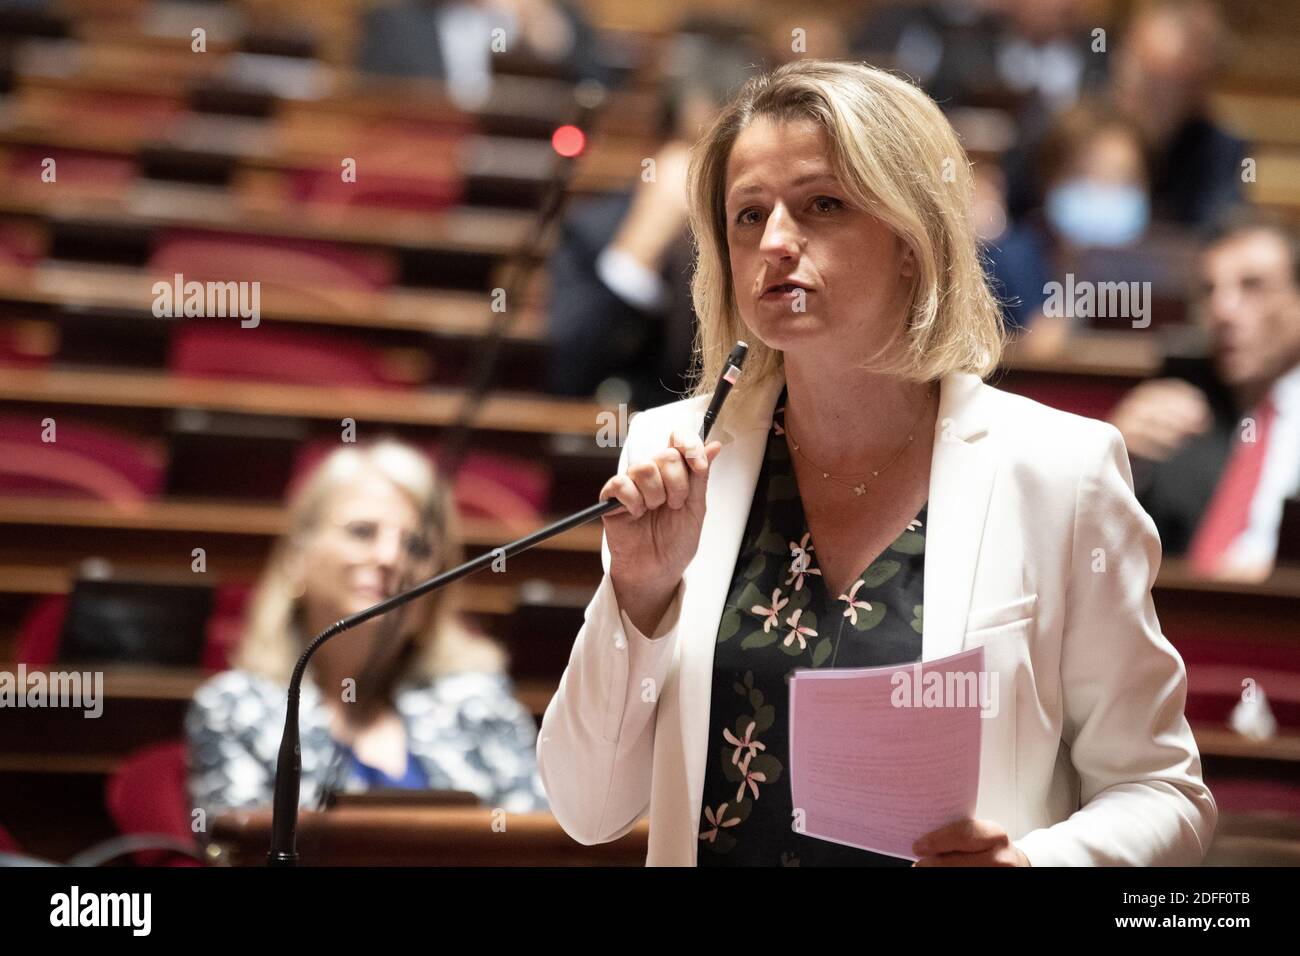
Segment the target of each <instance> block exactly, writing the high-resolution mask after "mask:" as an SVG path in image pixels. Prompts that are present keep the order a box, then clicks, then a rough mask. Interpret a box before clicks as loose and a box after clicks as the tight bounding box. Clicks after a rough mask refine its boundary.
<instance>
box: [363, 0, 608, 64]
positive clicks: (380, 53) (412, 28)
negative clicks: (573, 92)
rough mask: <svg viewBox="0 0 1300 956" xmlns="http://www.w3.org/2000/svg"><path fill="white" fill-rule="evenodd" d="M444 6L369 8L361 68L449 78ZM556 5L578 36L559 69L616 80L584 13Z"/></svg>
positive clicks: (431, 1)
mask: <svg viewBox="0 0 1300 956" xmlns="http://www.w3.org/2000/svg"><path fill="white" fill-rule="evenodd" d="M442 7H443V4H442V3H439V2H437V0H406V2H404V3H400V4H397V5H394V6H378V7H375V8H373V9H371V10H369V11H368V12H367V13H366V15H365V17H364V19H363V22H362V37H361V43H360V46H359V49H358V51H357V57H356V59H357V67H358V68H359V69H361V70H362V71H364V72H366V73H380V74H385V75H388V76H405V77H419V76H423V77H429V78H431V79H435V80H442V79H445V78H446V74H445V71H446V65H445V64H444V63H443V61H442V47H441V46H440V45H439V43H438V24H439V23H440V21H441V19H442ZM557 9H558V10H559V12H560V14H561V15H562V16H563V17H564V18H565V19H566V20H568V21H569V26H570V27H571V28H572V29H573V34H574V40H573V49H572V50H570V51H569V54H568V56H566V57H565V59H564V62H563V63H561V64H560V65H559V66H560V71H561V72H562V73H563V74H564V75H565V76H566V77H568V78H569V79H572V80H583V79H593V80H599V81H601V82H602V83H610V82H612V80H613V74H612V72H611V71H610V70H609V68H608V67H607V66H606V65H605V64H604V61H603V58H602V56H601V53H600V44H599V39H598V37H597V36H596V32H595V31H594V30H593V29H592V27H591V24H589V23H588V22H587V20H586V18H585V17H584V16H583V15H582V12H581V11H580V10H579V9H578V8H576V7H574V6H571V5H569V4H567V3H559V4H557Z"/></svg>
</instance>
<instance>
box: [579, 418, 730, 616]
mask: <svg viewBox="0 0 1300 956" xmlns="http://www.w3.org/2000/svg"><path fill="white" fill-rule="evenodd" d="M721 450H722V443H721V442H717V441H713V442H709V443H708V444H707V445H705V444H703V443H702V442H701V441H700V439H699V436H697V435H692V434H689V433H683V432H680V431H674V432H673V433H672V435H671V436H670V438H669V444H668V447H667V448H665V449H664V450H663V451H661V452H659V453H658V454H656V455H654V456H653V457H651V458H649V459H646V460H644V461H640V462H637V463H635V464H632V465H629V466H628V469H627V472H626V473H625V474H622V475H615V476H614V477H613V478H611V479H609V481H607V482H605V486H604V487H603V488H601V490H600V499H599V500H601V501H604V500H606V499H608V498H617V499H618V500H619V502H620V503H621V505H622V507H620V508H616V509H615V510H613V511H611V512H609V514H606V515H603V516H602V518H601V520H602V521H603V522H604V525H605V542H606V544H607V545H608V546H609V554H610V568H609V572H610V578H611V580H612V581H613V584H614V592H615V595H616V596H617V598H618V603H619V606H620V607H621V608H622V609H623V610H624V611H626V612H627V615H628V617H629V618H630V619H631V621H632V623H633V624H635V625H636V626H637V627H638V628H639V629H640V630H641V631H642V633H644V634H647V635H649V634H651V633H652V631H653V629H654V626H655V625H656V624H657V623H658V621H659V619H660V618H661V617H663V613H664V612H665V611H666V610H667V608H668V605H669V604H670V603H671V600H672V595H673V592H674V591H676V590H677V584H678V582H679V581H680V580H681V577H682V573H683V572H684V571H685V570H686V566H687V565H688V564H690V563H691V559H692V558H694V557H695V551H696V549H697V548H698V547H699V543H700V529H701V528H702V527H703V525H704V508H705V506H704V498H705V490H706V488H707V487H708V477H709V465H710V463H711V462H712V461H713V459H714V458H716V457H717V455H718V452H719V451H721Z"/></svg>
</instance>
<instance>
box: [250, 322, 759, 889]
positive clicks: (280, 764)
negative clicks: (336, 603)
mask: <svg viewBox="0 0 1300 956" xmlns="http://www.w3.org/2000/svg"><path fill="white" fill-rule="evenodd" d="M748 349H749V347H748V346H747V345H746V344H745V343H744V342H737V343H736V345H735V347H734V348H733V349H732V350H731V354H730V355H729V356H728V358H727V363H726V365H725V366H724V367H723V370H722V375H721V377H720V378H719V379H718V385H717V388H715V389H714V392H713V398H712V400H711V401H710V402H709V407H708V410H707V411H706V412H705V413H704V422H703V424H702V425H701V427H700V440H701V441H707V440H708V437H709V432H710V431H711V430H712V429H713V423H714V422H715V421H716V420H717V417H718V413H719V412H720V411H721V410H722V404H723V402H724V401H726V398H727V396H728V395H730V394H731V389H732V386H734V385H735V384H736V381H737V380H738V379H739V377H740V371H741V368H742V367H743V366H744V362H745V354H746V353H747V351H748ZM620 507H622V504H621V503H620V502H619V500H618V499H617V498H608V499H606V500H605V501H602V502H599V503H598V504H594V505H592V506H591V507H589V508H584V509H583V510H582V511H579V512H577V513H576V514H572V515H570V516H569V517H567V518H562V519H560V520H559V521H557V522H555V523H554V524H552V525H548V526H547V527H545V528H542V529H541V530H540V531H534V532H533V533H532V534H530V535H527V536H526V537H523V538H520V539H518V540H517V541H512V542H510V543H509V544H507V545H505V546H503V547H500V548H494V549H493V550H491V551H488V552H486V553H484V554H480V555H479V556H478V557H477V558H474V559H472V560H470V561H466V562H465V563H464V564H462V565H460V566H459V567H456V568H452V569H451V570H450V571H444V572H443V573H441V574H439V575H437V576H435V577H432V578H430V579H429V580H427V581H424V582H423V583H421V584H417V585H415V586H414V587H412V588H410V589H409V590H406V591H403V592H402V593H401V594H395V595H393V596H392V597H391V598H388V599H387V600H385V601H380V602H379V603H378V604H376V605H374V606H372V607H368V608H366V609H365V610H364V611H358V612H357V613H356V614H353V615H350V616H349V617H345V618H343V619H341V620H339V621H335V622H334V623H333V624H331V625H330V626H329V627H327V628H326V629H325V630H323V631H321V632H320V633H319V634H317V635H316V637H315V638H313V639H312V641H311V643H309V644H308V645H307V648H306V649H305V650H304V651H303V652H302V656H301V657H299V658H298V663H297V664H296V665H295V666H294V669H293V676H292V678H291V679H290V681H289V696H288V701H287V707H286V710H285V717H284V736H283V737H281V738H280V754H279V758H278V761H277V764H276V771H275V797H274V801H273V803H272V812H271V849H270V852H269V853H268V854H267V860H266V861H267V865H269V866H296V865H297V864H298V850H297V834H298V795H299V788H300V786H301V782H302V749H301V746H300V741H299V739H298V703H299V696H300V692H301V689H302V678H303V675H304V674H305V673H306V670H307V664H308V662H309V661H310V660H311V658H312V655H313V654H315V653H316V651H317V649H318V648H319V647H320V646H321V645H322V644H324V643H325V642H326V641H328V640H329V639H330V638H332V637H337V636H338V635H339V634H342V633H343V632H344V631H346V630H349V629H350V628H353V627H356V626H357V625H358V624H364V623H365V622H366V621H369V620H370V619H371V618H374V617H378V616H379V615H381V614H387V613H388V612H389V611H391V610H393V609H394V608H398V607H401V606H402V605H403V604H406V603H407V602H408V601H413V600H415V599H416V598H418V597H421V596H423V595H425V594H428V593H429V592H431V591H436V590H438V589H439V588H442V587H446V586H447V585H448V584H451V583H452V582H453V581H459V580H460V579H461V578H463V577H467V576H468V575H471V574H473V573H474V572H475V571H481V570H482V569H483V568H486V567H488V566H489V565H491V564H492V563H493V562H495V561H496V560H497V559H498V558H510V557H512V556H514V555H516V554H519V553H520V552H522V551H527V550H528V549H529V548H531V547H533V546H534V545H538V544H541V543H542V542H543V541H545V540H547V539H548V538H553V537H555V536H556V535H557V534H562V533H563V532H565V531H568V530H570V529H571V528H576V527H578V526H579V525H583V524H586V523H587V522H588V521H592V520H594V519H596V518H599V517H601V516H602V515H606V514H609V513H610V512H611V511H614V510H616V509H617V508H620Z"/></svg>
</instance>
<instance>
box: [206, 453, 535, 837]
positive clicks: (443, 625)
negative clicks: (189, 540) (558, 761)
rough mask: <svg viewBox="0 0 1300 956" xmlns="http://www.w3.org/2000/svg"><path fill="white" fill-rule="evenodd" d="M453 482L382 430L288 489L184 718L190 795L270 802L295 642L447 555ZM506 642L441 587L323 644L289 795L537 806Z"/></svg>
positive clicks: (215, 803)
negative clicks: (239, 627)
mask: <svg viewBox="0 0 1300 956" xmlns="http://www.w3.org/2000/svg"><path fill="white" fill-rule="evenodd" d="M461 552H462V547H461V538H460V533H459V529H458V527H457V523H456V515H455V510H454V507H453V504H452V501H451V496H450V491H449V489H448V488H447V487H445V485H444V483H443V482H442V481H441V480H440V479H439V477H438V475H437V474H436V472H435V470H434V468H433V466H432V465H431V463H430V462H429V461H428V460H427V459H426V458H425V457H424V456H423V455H422V454H420V453H419V452H417V451H415V450H414V449H412V448H410V447H408V446H406V445H402V444H399V443H397V442H395V441H391V440H385V441H381V442H378V443H376V444H374V445H371V446H368V447H350V448H342V449H339V450H337V451H335V452H333V453H332V454H330V455H329V456H328V457H327V458H326V459H325V461H324V462H323V463H322V464H321V465H320V466H319V467H318V468H316V469H315V470H314V471H313V472H312V473H311V474H310V475H309V476H308V477H307V478H306V479H305V481H304V482H303V484H302V485H301V487H300V488H299V490H298V491H297V492H296V493H295V494H293V496H292V498H291V501H290V504H289V531H288V533H287V534H286V535H285V536H283V537H282V538H281V539H280V540H279V541H278V542H277V543H276V545H275V547H274V549H273V551H272V554H271V557H270V561H269V563H268V565H267V567H266V569H265V571H264V572H263V574H262V577H261V580H260V581H259V582H258V585H257V589H256V592H255V594H254V595H253V598H252V601H251V603H250V610H249V615H248V624H247V631H246V633H245V635H244V638H243V641H242V643H241V644H240V646H239V648H238V651H237V655H236V659H235V660H236V669H234V670H230V671H227V672H225V673H222V674H219V675H217V676H215V677H213V678H212V679H210V680H209V681H207V683H205V684H204V685H203V686H202V687H200V688H199V689H198V691H197V692H196V693H195V696H194V701H193V703H192V704H191V706H190V709H189V712H188V714H187V716H186V724H185V726H186V734H187V736H188V739H189V746H190V753H189V757H190V767H189V790H190V797H191V799H192V801H193V806H195V807H201V808H203V809H204V810H206V811H207V812H208V813H209V814H212V813H216V812H220V811H221V810H223V809H226V808H232V807H256V806H264V805H269V804H270V802H271V796H272V792H273V788H274V783H275V768H276V758H277V755H278V752H279V746H280V737H281V733H282V730H283V727H284V714H285V696H286V692H287V688H288V682H289V678H290V675H291V673H292V670H293V667H294V664H295V662H296V661H297V659H298V657H299V656H300V655H301V653H302V651H303V648H304V647H305V645H306V642H307V641H309V640H310V639H311V638H312V637H313V636H315V635H316V634H318V633H319V632H320V631H322V630H324V629H325V628H326V627H328V626H329V625H330V624H332V623H333V622H335V621H337V620H339V619H340V618H343V617H346V616H348V615H351V614H355V613H357V612H358V611H361V610H363V609H365V608H367V607H370V606H371V605H374V604H377V603H379V602H380V601H382V600H385V599H386V598H389V597H392V596H393V595H394V594H396V593H397V592H398V591H400V590H402V589H403V588H406V587H409V586H410V585H412V584H414V583H416V582H418V581H421V580H424V579H426V578H428V577H431V576H432V575H434V574H436V573H437V572H438V571H439V570H440V569H443V568H447V567H450V566H454V565H456V564H458V563H459V562H460V561H461V560H462V558H461ZM504 657H505V655H504V653H503V652H502V651H501V650H500V648H498V647H497V646H496V645H494V644H493V643H492V642H491V641H489V640H488V639H486V638H484V637H480V636H478V635H475V634H473V633H471V632H470V631H469V630H467V629H466V627H465V625H463V624H462V623H461V620H460V618H459V615H458V613H457V593H456V588H455V586H454V585H453V586H452V587H451V588H446V589H443V590H441V591H438V592H435V593H434V594H431V595H429V596H426V597H424V598H421V599H418V600H416V601H414V602H412V603H411V604H408V605H406V606H405V607H403V608H400V609H398V610H397V611H394V612H392V613H391V614H389V615H384V616H381V617H379V618H376V619H373V620H370V621H367V622H366V623H364V624H362V625H360V626H358V627H356V628H354V629H352V630H351V631H349V632H348V633H347V634H345V635H341V636H339V637H337V638H335V639H333V640H331V641H328V642H327V643H325V644H324V645H322V646H321V648H320V650H319V651H318V652H317V653H316V654H315V656H314V657H313V658H312V663H311V665H310V666H309V667H308V669H307V673H306V679H305V680H304V682H303V685H302V698H301V718H300V719H301V735H302V790H301V804H302V805H303V806H316V805H317V804H318V802H319V801H320V800H321V798H322V797H324V796H325V795H326V794H325V792H324V791H325V790H327V789H336V790H345V791H360V790H368V789H375V788H385V787H390V788H405V789H432V790H460V791H468V792H470V793H473V794H475V795H476V796H478V798H479V799H480V800H481V801H483V802H484V803H485V804H487V805H489V806H493V807H501V808H503V809H506V810H509V811H529V810H534V809H542V808H544V807H545V798H544V796H543V792H542V790H541V786H540V783H539V782H538V780H537V776H536V771H535V754H534V746H535V740H536V725H535V723H534V721H533V719H532V716H531V715H530V714H529V713H528V711H527V710H526V709H525V708H524V707H523V706H522V705H521V704H520V703H519V702H518V701H517V700H516V699H515V698H514V696H513V693H512V688H511V683H510V680H509V678H508V677H507V676H506V673H505V669H504V667H505V659H504Z"/></svg>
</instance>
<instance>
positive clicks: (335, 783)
mask: <svg viewBox="0 0 1300 956" xmlns="http://www.w3.org/2000/svg"><path fill="white" fill-rule="evenodd" d="M573 95H574V100H575V101H576V103H577V106H578V109H577V112H576V115H575V116H574V118H573V122H572V125H573V126H576V127H577V128H578V129H580V130H589V129H591V128H593V127H594V124H595V118H596V115H597V113H598V112H599V110H600V109H601V107H603V106H604V104H605V102H606V91H605V88H604V86H602V85H601V84H600V83H598V82H596V81H595V80H584V81H583V82H581V83H579V84H578V85H577V87H576V88H575V89H574V91H573ZM577 155H581V153H579V154H577ZM576 159H577V156H576V155H575V156H565V155H562V154H560V153H556V155H555V159H554V162H553V165H552V167H551V173H550V176H549V177H548V179H547V182H546V185H545V187H544V188H543V190H542V197H541V202H540V204H539V205H538V209H537V215H536V216H535V217H534V219H533V220H532V228H531V229H529V231H528V234H527V235H526V236H525V237H524V239H523V241H522V242H521V243H520V245H519V246H518V247H517V248H516V249H515V250H514V251H513V252H512V253H511V254H510V256H508V257H507V259H506V268H507V270H508V272H507V276H506V280H505V284H504V290H505V303H506V308H505V309H503V310H502V311H501V312H496V313H493V316H492V320H491V323H490V325H489V326H488V330H487V334H486V335H484V337H483V339H482V341H481V342H480V344H479V348H478V349H477V350H476V351H475V355H476V360H475V362H474V366H473V371H472V372H471V374H470V375H469V377H468V382H469V388H468V390H467V393H466V396H465V400H464V401H463V402H461V404H460V408H459V410H458V412H457V415H456V419H455V421H454V422H453V424H452V425H451V428H450V437H448V438H446V439H444V442H443V449H442V450H441V453H440V454H439V455H438V459H439V461H438V470H439V472H440V473H441V476H442V478H443V480H445V481H447V482H449V483H450V484H451V486H452V487H455V483H456V476H457V475H458V474H459V472H460V468H461V465H462V464H463V463H464V458H465V455H466V454H467V452H468V444H469V436H470V431H471V427H472V425H473V422H474V417H475V416H476V415H477V413H478V409H479V408H480V406H481V405H482V404H483V401H484V399H485V398H486V397H487V394H488V392H489V391H490V390H491V387H492V376H493V373H494V372H495V371H496V365H497V360H498V358H499V357H500V353H501V342H502V340H503V339H504V338H505V335H506V332H507V331H509V328H510V324H511V322H512V321H513V320H514V318H515V315H516V313H515V311H513V310H514V309H515V303H516V301H517V299H519V298H520V297H522V295H523V294H524V291H525V290H526V288H527V283H528V279H529V277H530V276H532V274H533V273H534V272H535V271H536V270H537V266H538V264H539V262H540V254H539V253H540V250H541V249H542V248H543V246H544V244H545V242H546V240H547V238H548V236H549V234H550V231H551V227H552V225H553V224H554V222H555V220H556V219H557V218H558V216H559V214H560V212H561V211H562V210H563V209H564V200H565V198H566V197H567V195H568V187H569V182H570V180H571V179H572V178H573V171H574V166H575V162H576ZM385 624H386V625H387V626H385V627H384V628H383V632H382V633H381V634H380V635H379V636H378V638H377V639H376V640H375V642H374V643H373V644H372V646H371V651H370V654H369V655H368V656H367V658H366V660H365V662H364V663H363V665H362V668H361V674H362V675H363V676H366V675H373V674H374V672H375V664H376V662H377V660H378V657H379V654H380V651H381V649H382V648H384V647H386V646H387V645H388V643H389V642H390V641H391V640H392V639H393V636H394V634H395V633H396V631H397V627H398V618H396V617H394V618H390V619H389V621H387V622H385ZM359 686H360V685H359ZM367 686H369V685H367ZM346 756H347V751H346V750H345V748H344V747H342V746H341V745H338V744H337V743H336V745H335V748H334V754H333V756H332V757H331V759H330V762H329V765H328V769H327V771H326V774H325V779H324V781H323V782H322V785H321V791H320V795H319V801H318V809H320V808H323V807H326V806H328V805H329V804H330V803H331V801H332V800H333V798H334V793H335V791H336V790H337V789H338V788H339V787H341V786H342V781H343V780H344V778H345V777H346V776H347V773H348V771H349V769H350V768H349V766H348V762H347V760H346V759H345V758H346Z"/></svg>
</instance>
